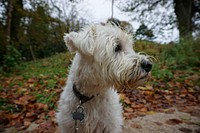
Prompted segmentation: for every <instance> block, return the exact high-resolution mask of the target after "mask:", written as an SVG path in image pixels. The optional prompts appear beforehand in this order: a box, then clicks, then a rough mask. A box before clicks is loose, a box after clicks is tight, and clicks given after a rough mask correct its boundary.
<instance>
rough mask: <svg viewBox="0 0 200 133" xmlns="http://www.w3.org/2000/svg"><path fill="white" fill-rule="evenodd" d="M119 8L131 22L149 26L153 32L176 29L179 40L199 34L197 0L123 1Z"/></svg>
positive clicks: (199, 9)
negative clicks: (126, 13)
mask: <svg viewBox="0 0 200 133" xmlns="http://www.w3.org/2000/svg"><path fill="white" fill-rule="evenodd" d="M119 8H120V9H121V10H122V11H124V12H128V13H129V15H130V16H131V17H132V19H133V20H137V21H139V22H141V23H144V24H146V25H147V24H148V25H151V28H152V29H154V31H155V29H156V30H157V31H159V32H161V33H162V32H163V30H169V29H172V28H174V27H177V28H178V30H179V33H180V37H181V38H184V37H188V36H192V33H195V34H199V30H200V24H199V20H200V1H199V0H150V1H147V0H125V1H121V2H120V4H119Z"/></svg>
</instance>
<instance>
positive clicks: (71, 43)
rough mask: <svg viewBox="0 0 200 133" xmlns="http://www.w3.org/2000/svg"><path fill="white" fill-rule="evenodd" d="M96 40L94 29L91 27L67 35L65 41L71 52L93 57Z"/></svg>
mask: <svg viewBox="0 0 200 133" xmlns="http://www.w3.org/2000/svg"><path fill="white" fill-rule="evenodd" d="M94 38H95V37H94V29H93V28H91V27H90V28H87V29H85V30H83V31H81V32H79V33H76V32H71V33H69V34H65V36H64V41H65V43H66V45H67V47H68V49H69V51H70V52H75V51H78V52H79V53H81V54H84V55H93V53H94Z"/></svg>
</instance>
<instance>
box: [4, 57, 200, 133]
mask: <svg viewBox="0 0 200 133" xmlns="http://www.w3.org/2000/svg"><path fill="white" fill-rule="evenodd" d="M66 58H70V59H71V57H69V55H68V54H59V55H56V56H54V57H52V58H47V59H43V60H39V61H37V62H27V63H24V64H23V65H21V68H20V69H19V71H15V72H13V73H10V74H9V75H0V132H2V133H20V132H23V133H54V132H58V128H57V123H56V120H55V113H56V111H57V110H56V109H57V101H58V99H59V96H60V93H61V92H62V87H63V86H64V85H65V83H66V80H67V75H66V74H67V73H68V70H69V69H68V68H69V64H70V60H69V59H67V61H66ZM58 59H59V60H58ZM199 81H200V68H188V69H184V70H178V69H168V68H167V67H166V66H163V65H156V64H155V65H154V68H153V70H152V78H151V80H150V81H148V82H147V83H146V84H145V85H144V86H143V87H138V88H137V89H134V90H125V91H123V92H120V93H119V95H120V99H121V100H120V102H121V104H122V105H123V109H124V113H123V115H124V119H125V126H124V130H123V132H124V133H132V132H134V133H200V82H199Z"/></svg>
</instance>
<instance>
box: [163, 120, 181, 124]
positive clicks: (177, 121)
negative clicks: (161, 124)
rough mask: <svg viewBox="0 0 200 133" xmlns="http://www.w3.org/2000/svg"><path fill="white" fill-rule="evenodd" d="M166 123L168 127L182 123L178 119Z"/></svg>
mask: <svg viewBox="0 0 200 133" xmlns="http://www.w3.org/2000/svg"><path fill="white" fill-rule="evenodd" d="M166 123H167V124H169V125H177V124H180V123H183V121H181V120H179V119H169V120H167V121H166Z"/></svg>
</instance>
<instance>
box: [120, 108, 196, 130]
mask: <svg viewBox="0 0 200 133" xmlns="http://www.w3.org/2000/svg"><path fill="white" fill-rule="evenodd" d="M199 109H200V108H199ZM199 109H198V110H197V111H198V112H200V110H199ZM123 133H200V116H199V114H198V116H192V115H191V114H189V113H183V112H180V111H178V110H177V109H175V111H174V112H173V113H170V114H166V113H155V114H152V115H146V116H144V117H137V118H133V119H131V120H127V121H125V126H124V130H123Z"/></svg>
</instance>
